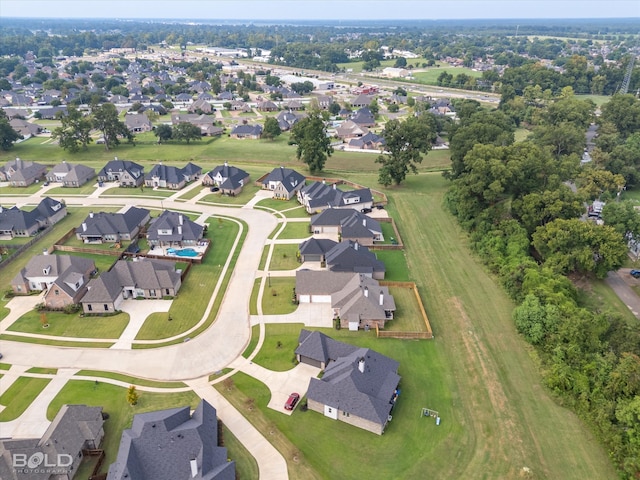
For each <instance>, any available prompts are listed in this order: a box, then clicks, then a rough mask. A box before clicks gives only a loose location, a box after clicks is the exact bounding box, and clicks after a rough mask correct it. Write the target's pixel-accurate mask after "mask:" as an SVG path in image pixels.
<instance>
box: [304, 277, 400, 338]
mask: <svg viewBox="0 0 640 480" xmlns="http://www.w3.org/2000/svg"><path fill="white" fill-rule="evenodd" d="M295 288H296V299H297V300H298V301H299V302H300V303H330V304H331V308H332V309H333V315H334V318H340V324H341V326H342V327H344V328H349V329H350V330H354V331H355V330H358V329H359V328H366V327H371V328H373V327H374V326H376V325H377V326H378V327H379V328H384V325H385V323H386V322H387V321H389V320H392V319H393V313H394V312H395V310H396V304H395V300H394V298H393V296H392V295H391V294H390V293H389V288H388V287H384V286H381V285H380V284H379V283H378V281H377V280H375V279H373V278H371V277H370V276H367V275H365V274H362V273H350V272H332V271H312V270H298V271H297V272H296V287H295Z"/></svg>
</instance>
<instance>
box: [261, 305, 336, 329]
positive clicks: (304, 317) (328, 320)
mask: <svg viewBox="0 0 640 480" xmlns="http://www.w3.org/2000/svg"><path fill="white" fill-rule="evenodd" d="M260 323H303V324H304V325H305V327H319V328H323V327H324V328H331V327H333V310H332V309H331V304H329V303H301V304H300V305H298V308H296V311H295V312H293V313H288V314H285V315H251V325H252V326H253V325H258V324H260Z"/></svg>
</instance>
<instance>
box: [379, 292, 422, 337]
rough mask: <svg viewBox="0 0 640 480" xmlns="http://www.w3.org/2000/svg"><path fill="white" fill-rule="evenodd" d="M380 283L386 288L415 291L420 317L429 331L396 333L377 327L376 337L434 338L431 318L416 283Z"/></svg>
mask: <svg viewBox="0 0 640 480" xmlns="http://www.w3.org/2000/svg"><path fill="white" fill-rule="evenodd" d="M379 283H380V285H382V286H385V287H403V288H408V289H410V290H413V293H414V295H415V297H416V302H418V308H419V310H420V315H421V316H422V320H423V321H424V325H425V327H426V329H427V330H426V332H394V331H391V330H379V329H378V327H377V326H376V336H377V337H378V338H385V337H386V338H433V330H431V323H430V322H429V317H428V316H427V312H426V310H425V309H424V305H423V303H422V298H420V294H419V293H418V286H417V285H416V284H415V282H393V281H389V280H379Z"/></svg>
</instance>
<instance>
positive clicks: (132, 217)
mask: <svg viewBox="0 0 640 480" xmlns="http://www.w3.org/2000/svg"><path fill="white" fill-rule="evenodd" d="M149 219H150V214H149V210H147V209H145V208H138V207H131V208H129V209H128V210H127V211H126V212H124V213H111V212H98V213H93V212H91V213H89V216H88V217H87V218H85V219H84V222H82V224H81V225H80V226H79V227H78V228H76V238H77V239H78V240H82V241H83V242H84V243H108V242H121V241H123V240H133V239H134V238H136V236H137V235H138V232H140V229H141V228H142V227H143V226H144V225H146V224H147V222H148V221H149Z"/></svg>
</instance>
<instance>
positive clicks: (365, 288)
mask: <svg viewBox="0 0 640 480" xmlns="http://www.w3.org/2000/svg"><path fill="white" fill-rule="evenodd" d="M364 296H365V297H368V296H369V287H364Z"/></svg>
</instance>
